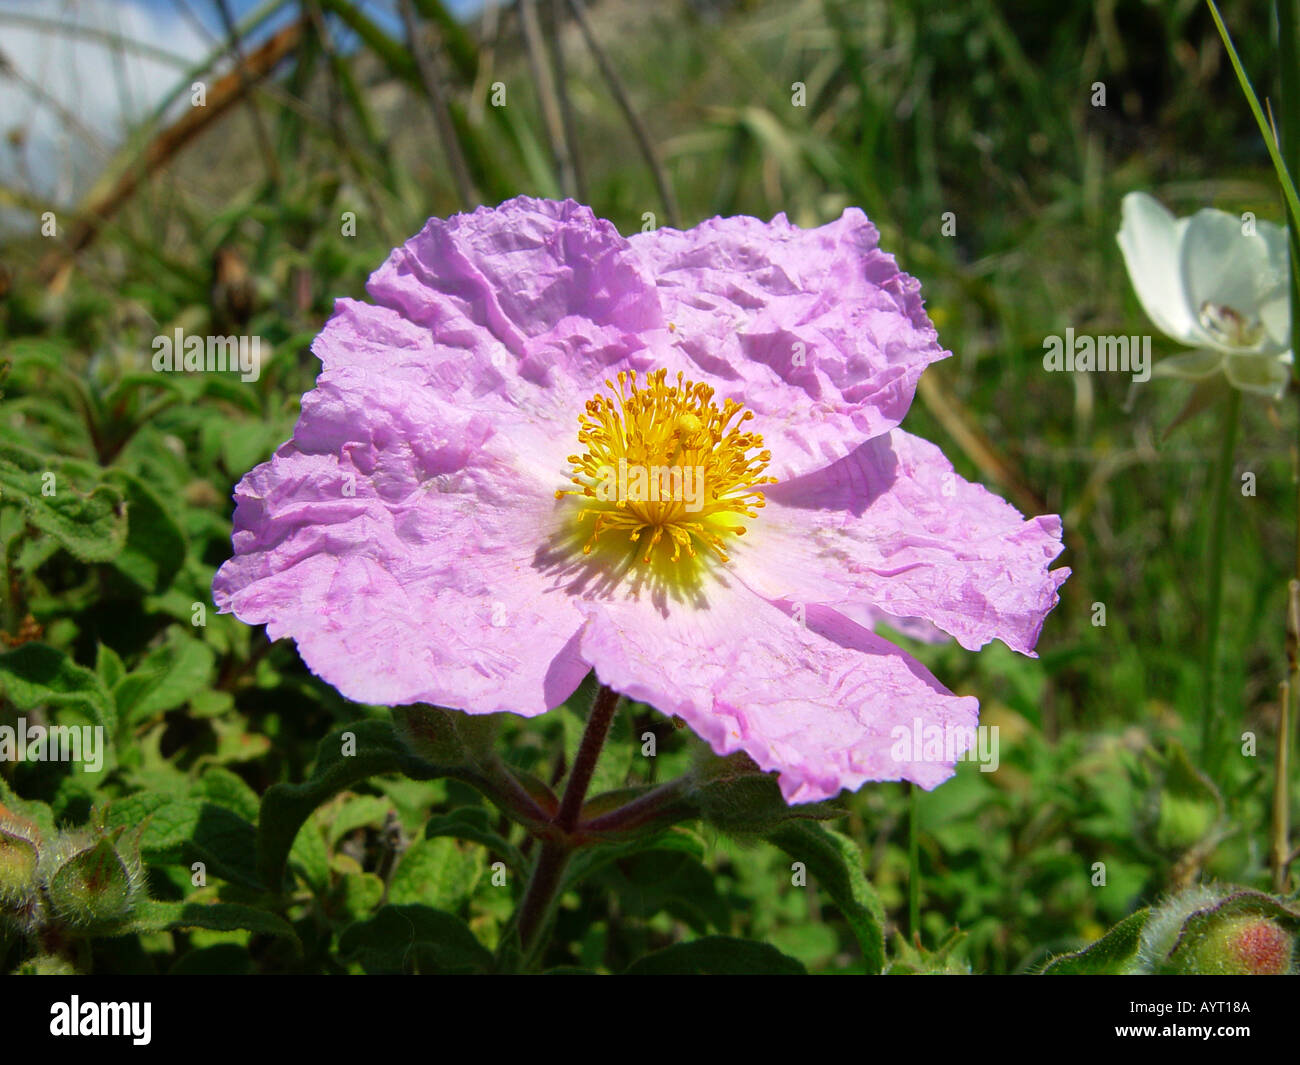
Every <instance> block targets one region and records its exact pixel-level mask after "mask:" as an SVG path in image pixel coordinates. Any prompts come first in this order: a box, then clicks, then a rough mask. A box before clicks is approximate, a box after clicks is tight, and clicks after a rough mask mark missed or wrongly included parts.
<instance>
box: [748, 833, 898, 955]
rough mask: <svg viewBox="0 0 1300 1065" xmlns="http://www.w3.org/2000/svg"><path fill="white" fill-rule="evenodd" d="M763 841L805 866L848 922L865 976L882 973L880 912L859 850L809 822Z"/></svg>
mask: <svg viewBox="0 0 1300 1065" xmlns="http://www.w3.org/2000/svg"><path fill="white" fill-rule="evenodd" d="M767 838H768V839H769V840H771V842H773V843H775V844H776V845H777V846H778V847H780V848H781V849H782V850H783V851H785V852H786V854H788V855H790V857H791V858H793V859H794V860H795V861H798V862H803V863H804V865H805V866H806V867H807V869H808V872H809V873H811V874H812V875H813V877H814V878H816V880H817V883H818V885H819V886H821V887H822V888H824V889H825V890H826V892H827V893H828V894H829V895H830V897H831V899H832V900H833V901H834V902H835V905H836V906H838V907H839V910H840V912H841V913H842V914H844V918H845V920H847V921H848V922H849V927H850V928H852V929H853V934H854V936H855V937H856V938H857V940H858V946H860V947H861V948H862V957H863V960H864V961H865V962H866V966H867V972H869V973H873V974H875V973H879V972H881V970H883V969H884V967H885V908H884V906H882V905H881V902H880V899H879V897H877V895H876V892H875V889H874V888H872V886H871V884H870V883H868V881H867V877H866V874H865V873H864V872H863V865H864V863H863V859H862V852H861V851H860V850H859V849H858V845H857V844H856V843H854V842H853V840H851V839H849V837H848V836H845V835H842V834H841V833H839V832H835V831H833V830H832V829H829V828H826V827H825V826H824V825H819V824H816V823H814V822H812V821H797V822H793V823H789V824H785V825H782V826H781V827H780V828H778V829H777V830H776V831H775V832H773V833H771V834H770V835H769V836H768V837H767Z"/></svg>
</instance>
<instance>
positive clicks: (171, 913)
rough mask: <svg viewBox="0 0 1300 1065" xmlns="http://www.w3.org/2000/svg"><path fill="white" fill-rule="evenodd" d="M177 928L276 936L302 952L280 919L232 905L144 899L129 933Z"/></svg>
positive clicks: (291, 930)
mask: <svg viewBox="0 0 1300 1065" xmlns="http://www.w3.org/2000/svg"><path fill="white" fill-rule="evenodd" d="M178 928H206V929H210V930H212V931H215V932H235V931H241V930H242V931H246V932H255V933H257V934H259V935H267V936H276V937H278V938H280V939H286V940H288V941H289V942H290V943H292V944H293V946H294V949H295V950H298V951H301V949H302V944H301V943H300V942H299V940H298V935H297V933H296V932H294V930H293V928H292V927H291V926H290V925H289V923H288V922H287V921H285V920H284V919H283V918H280V917H277V916H276V915H275V914H273V913H267V912H266V911H265V910H257V909H254V908H253V907H252V906H241V905H239V904H237V903H233V902H159V901H157V900H156V899H145V900H143V901H142V902H140V904H139V905H138V906H137V907H136V911H135V915H134V918H133V919H132V921H131V931H132V932H137V933H140V932H166V931H171V930H173V929H178Z"/></svg>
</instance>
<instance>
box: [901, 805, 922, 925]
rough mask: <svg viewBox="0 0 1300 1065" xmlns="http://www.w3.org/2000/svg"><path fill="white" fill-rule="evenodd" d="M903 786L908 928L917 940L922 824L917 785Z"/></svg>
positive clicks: (919, 923) (919, 918)
mask: <svg viewBox="0 0 1300 1065" xmlns="http://www.w3.org/2000/svg"><path fill="white" fill-rule="evenodd" d="M903 787H905V788H906V789H907V930H908V933H909V934H910V935H911V936H912V939H913V940H915V939H916V937H917V936H918V935H920V934H921V847H920V840H919V839H918V835H917V834H918V832H919V831H920V826H919V824H918V821H919V818H918V816H917V798H916V785H915V784H913V783H911V782H910V781H908V782H906V783H904V785H903Z"/></svg>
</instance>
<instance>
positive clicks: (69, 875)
mask: <svg viewBox="0 0 1300 1065" xmlns="http://www.w3.org/2000/svg"><path fill="white" fill-rule="evenodd" d="M60 849H61V850H63V851H64V852H65V853H66V852H67V851H71V853H67V854H66V857H61V858H60V860H59V862H58V865H57V867H56V868H55V869H54V871H53V872H52V873H51V874H50V876H49V880H48V882H47V884H46V893H47V894H48V896H49V900H50V905H51V906H52V907H53V909H54V912H55V914H56V915H57V916H58V918H59V919H60V920H61V921H63V922H65V923H67V924H69V925H72V926H74V927H78V928H83V929H87V930H95V931H102V930H104V929H106V928H111V927H113V926H115V925H117V924H119V923H121V922H122V921H124V920H126V918H128V917H129V916H130V915H131V912H132V910H133V909H134V908H135V902H136V898H137V897H138V896H139V894H140V893H141V890H142V881H143V873H142V870H141V868H140V864H139V861H138V859H137V858H135V857H134V856H133V855H130V854H128V855H127V856H126V857H123V856H122V855H121V854H120V853H119V852H118V850H117V849H116V848H115V847H114V846H113V843H112V841H111V840H109V839H108V838H106V837H105V838H101V839H99V840H97V841H94V842H91V843H90V844H89V845H86V846H82V847H80V848H76V843H75V841H64V845H63V847H61V848H60Z"/></svg>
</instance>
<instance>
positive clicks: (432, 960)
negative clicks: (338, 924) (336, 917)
mask: <svg viewBox="0 0 1300 1065" xmlns="http://www.w3.org/2000/svg"><path fill="white" fill-rule="evenodd" d="M339 952H340V953H341V954H342V955H343V957H344V958H346V959H348V960H351V961H355V962H358V963H360V965H361V966H362V968H364V969H365V970H366V972H368V973H472V972H487V971H488V970H490V969H491V968H492V955H491V954H489V953H488V952H487V950H486V949H485V948H484V947H483V945H482V944H481V943H479V941H478V940H477V939H475V938H474V933H473V932H471V931H470V930H469V928H468V927H467V926H466V924H465V922H464V921H462V920H460V918H458V917H454V916H452V915H451V914H449V913H442V912H441V911H439V910H434V909H430V908H429V907H428V906H414V905H412V906H392V905H390V906H385V907H383V908H382V909H381V910H380V911H379V912H378V913H377V914H375V915H374V916H373V917H371V918H370V919H369V920H366V921H359V922H357V923H356V924H354V925H350V926H349V927H348V928H347V929H345V930H344V932H343V934H342V935H341V936H340V937H339Z"/></svg>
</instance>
